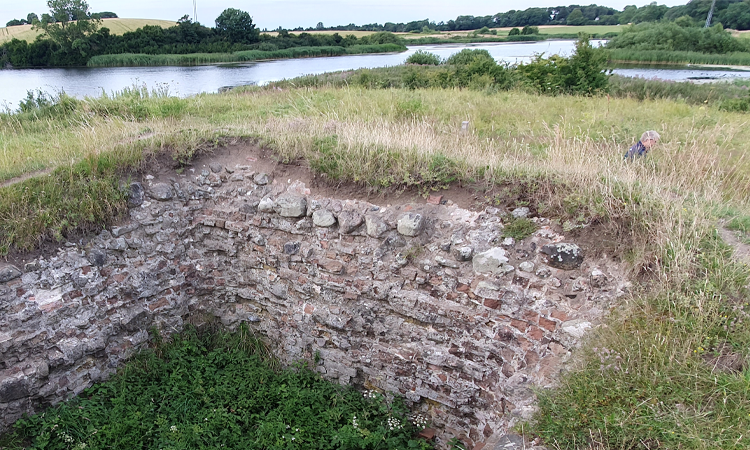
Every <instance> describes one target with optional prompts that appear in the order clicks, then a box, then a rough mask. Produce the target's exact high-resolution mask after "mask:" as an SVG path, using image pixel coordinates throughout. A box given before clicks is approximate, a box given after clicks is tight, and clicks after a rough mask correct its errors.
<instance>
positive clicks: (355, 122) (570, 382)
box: [0, 88, 750, 449]
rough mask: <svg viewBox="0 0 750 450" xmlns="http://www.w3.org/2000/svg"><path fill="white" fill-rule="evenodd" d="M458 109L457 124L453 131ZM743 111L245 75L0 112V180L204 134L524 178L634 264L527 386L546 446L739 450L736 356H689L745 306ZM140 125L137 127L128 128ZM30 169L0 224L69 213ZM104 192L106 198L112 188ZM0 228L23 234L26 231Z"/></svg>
mask: <svg viewBox="0 0 750 450" xmlns="http://www.w3.org/2000/svg"><path fill="white" fill-rule="evenodd" d="M40 114H42V115H44V111H42V112H40ZM464 120H469V122H470V124H471V129H472V132H471V133H470V134H468V135H466V134H461V133H459V129H460V125H461V122H462V121H464ZM746 121H747V116H746V115H744V114H739V113H728V112H722V111H719V110H717V109H714V108H713V107H710V106H709V107H703V106H698V105H696V106H691V105H688V104H686V103H684V102H680V101H671V100H650V101H637V100H631V99H607V98H603V97H594V98H581V97H568V96H561V97H542V96H537V95H529V94H526V93H522V92H516V91H511V92H501V93H496V94H489V95H488V94H487V93H484V92H475V91H466V90H465V91H444V90H422V91H419V90H418V91H408V90H399V89H394V90H362V89H359V88H347V89H336V88H300V89H285V90H283V91H278V90H273V89H270V88H269V89H258V88H253V89H247V90H237V91H234V92H230V93H226V94H222V95H201V96H197V97H193V98H189V99H182V100H181V99H174V98H162V97H158V96H152V95H148V93H145V92H143V91H140V92H138V91H131V92H129V93H127V94H126V95H123V96H120V97H119V98H115V99H93V100H87V101H85V102H80V103H77V104H75V105H73V106H72V107H70V108H67V109H65V111H63V112H55V113H54V114H53V115H52V119H51V120H47V118H45V117H42V120H36V119H34V118H33V117H30V116H29V115H26V116H14V117H7V116H3V117H2V118H1V120H0V131H2V132H1V133H0V138H1V139H2V142H0V147H1V148H3V149H7V150H6V151H4V152H2V153H0V179H7V178H8V177H10V176H13V175H17V174H19V173H24V172H27V171H29V170H33V169H37V168H40V167H45V166H50V165H51V166H56V165H60V166H61V169H59V172H57V173H54V174H53V175H52V176H51V177H43V179H50V180H52V181H51V182H54V181H55V180H66V179H71V181H70V182H71V183H72V185H73V186H78V185H81V184H83V183H82V182H78V181H76V180H75V179H73V178H74V177H72V176H71V175H70V174H71V172H72V173H79V172H80V171H81V170H82V169H78V168H76V169H73V170H71V169H69V168H66V167H69V166H68V165H67V164H68V163H66V161H70V160H71V159H77V160H83V161H84V162H85V163H86V167H93V168H95V169H96V170H97V171H96V172H95V171H94V170H92V173H94V174H95V175H96V176H97V177H99V178H102V179H104V180H114V179H116V178H115V177H114V176H113V175H112V172H111V169H108V167H110V166H111V165H112V164H115V165H116V164H117V163H118V161H119V163H120V164H125V165H128V166H133V165H136V164H140V163H142V161H143V157H142V156H141V155H143V153H144V152H146V153H148V152H153V151H157V150H159V149H171V151H173V152H181V154H182V155H187V154H189V153H190V152H192V151H194V150H195V149H197V148H200V147H201V146H205V145H208V144H207V143H209V144H210V143H211V142H216V141H217V140H218V139H220V138H221V136H249V137H254V138H257V139H260V140H262V142H264V143H265V145H268V146H270V147H272V148H274V149H276V151H277V152H278V153H279V154H280V155H281V156H282V158H285V159H289V160H297V159H298V158H301V159H303V160H307V161H308V162H309V163H310V164H311V166H312V167H313V168H315V169H316V170H319V171H321V172H323V173H325V174H327V175H328V176H331V177H333V178H336V179H339V180H350V181H352V180H356V181H358V182H362V183H368V184H370V185H374V186H388V185H394V184H401V183H406V184H412V185H419V186H421V187H422V188H423V189H426V188H429V187H430V186H435V185H439V184H441V183H443V182H444V181H445V180H446V179H450V178H452V177H457V178H458V179H460V180H464V181H470V180H482V179H485V180H487V181H489V182H508V183H511V186H526V187H527V188H528V195H529V199H528V200H529V201H531V202H532V203H533V204H535V205H537V207H538V208H539V209H540V210H541V211H542V213H543V214H548V215H552V216H556V217H558V218H559V220H561V221H564V220H568V221H572V222H573V223H576V221H578V223H584V224H585V223H587V222H589V221H603V222H605V223H610V224H611V225H612V226H615V227H617V226H619V227H620V228H619V233H621V234H622V235H623V236H632V238H633V240H632V249H630V251H628V252H626V253H625V254H624V257H625V259H626V260H627V261H628V262H629V264H630V265H631V268H632V271H633V274H641V275H642V276H646V279H647V280H651V281H647V282H646V283H647V284H643V285H640V286H637V287H636V288H635V289H634V294H633V296H632V297H626V298H625V299H624V300H623V304H622V305H619V306H620V308H619V309H618V310H617V312H616V313H615V314H613V317H612V319H611V320H610V322H609V323H608V327H606V328H602V329H601V330H600V331H598V332H597V334H596V335H595V336H594V338H593V339H592V340H591V341H590V343H589V344H587V345H586V346H585V347H584V349H583V351H581V352H580V353H578V362H577V366H576V367H574V369H573V370H571V371H570V372H569V374H568V375H566V377H565V378H564V380H563V382H562V384H561V387H560V388H559V389H557V390H553V391H547V392H546V393H544V394H543V395H542V400H543V401H542V404H541V406H542V409H541V414H540V416H539V417H538V419H539V421H538V423H537V425H536V427H535V430H536V432H537V433H538V434H540V435H541V436H544V437H545V438H546V439H547V442H549V443H551V444H555V443H557V444H559V445H560V446H561V447H562V448H575V447H576V446H578V448H581V446H583V447H586V446H587V445H588V444H587V439H588V438H589V437H590V436H592V435H593V436H594V437H595V438H596V439H597V440H599V441H602V442H604V443H605V448H606V447H608V448H632V446H636V447H638V445H643V444H642V443H643V442H647V443H650V444H649V445H650V446H651V448H655V447H654V446H653V445H652V444H654V443H659V444H660V445H662V446H666V447H668V448H685V449H709V448H727V449H741V448H748V446H750V440H749V439H750V436H748V435H747V433H746V430H747V429H750V394H749V393H750V371H747V370H745V371H744V372H740V373H735V374H731V373H730V374H725V373H721V372H714V370H713V368H712V367H711V366H709V365H708V364H706V363H704V358H706V359H708V358H710V357H711V356H712V352H715V351H718V350H719V349H721V348H728V349H730V350H732V351H739V352H743V353H744V354H745V355H746V354H747V349H748V346H750V330H748V328H747V327H746V326H744V325H742V324H743V323H745V322H746V321H747V320H750V309H748V306H747V305H746V304H743V301H746V300H742V299H743V298H746V296H747V292H746V291H745V290H744V288H743V286H744V285H745V284H746V283H747V280H748V268H747V267H743V266H741V265H738V264H736V263H734V262H733V261H732V260H731V259H730V257H729V253H728V252H727V251H726V248H725V247H723V246H722V244H721V243H720V242H719V241H718V240H717V239H716V237H715V232H714V230H715V223H716V220H717V218H718V217H720V216H727V215H728V216H731V217H738V218H740V219H738V220H739V221H740V222H741V223H744V222H743V221H744V220H745V219H743V218H747V217H749V216H750V200H749V199H748V197H747V192H748V191H750V162H748V161H747V160H746V158H743V157H742V155H743V154H744V153H745V149H746V143H747V142H748V141H750V129H749V128H748V127H747V126H746ZM646 129H656V130H658V131H659V132H660V133H661V134H662V142H661V143H660V144H659V146H658V147H657V148H656V149H655V150H654V151H653V152H652V155H651V156H650V157H649V158H648V159H647V160H645V161H636V162H634V163H626V162H624V161H623V160H622V153H623V152H624V150H625V149H626V148H627V147H628V146H629V145H631V144H632V142H633V139H634V137H637V136H639V135H640V133H641V132H642V131H643V130H646ZM216 130H220V131H216ZM146 132H151V133H154V134H153V136H152V137H150V138H148V139H145V140H137V139H135V138H136V136H138V135H139V134H142V133H146ZM42 143H44V144H42ZM42 149H44V150H42ZM86 155H93V156H89V157H88V158H86V157H85V156H86ZM107 155H109V156H107ZM105 157H109V158H110V161H111V162H110V163H108V164H109V165H108V164H105V163H106V162H107V161H102V158H105ZM36 182H37V181H28V182H24V183H21V184H18V185H16V186H14V188H12V189H0V194H2V195H4V197H1V198H0V228H2V227H5V228H2V230H0V231H3V232H2V233H0V236H9V235H13V233H25V232H26V230H27V229H32V228H33V227H31V226H30V224H38V223H42V224H43V223H45V222H44V220H51V221H54V220H59V218H60V217H65V214H69V212H68V211H67V210H65V209H64V208H57V209H56V206H55V205H59V204H60V203H61V202H60V201H54V200H55V199H54V198H53V201H51V202H49V203H44V200H45V199H49V198H50V196H59V197H61V198H67V197H65V196H66V195H67V192H68V189H64V190H63V192H60V191H56V192H54V193H52V194H49V193H45V192H43V191H44V188H43V187H38V186H36V185H35V184H34V183H36ZM27 188H28V189H27ZM548 188H549V189H548ZM29 196H34V197H33V198H28V197H29ZM106 198H107V199H109V198H111V199H112V204H113V208H115V209H116V207H117V206H118V205H121V203H122V199H118V198H117V196H116V195H112V196H111V197H109V196H107V197H106ZM98 203H99V204H101V203H103V200H101V199H100V200H99V202H98ZM71 204H72V203H71ZM95 204H96V202H95ZM39 205H44V207H43V208H40V207H39ZM85 212H86V211H85ZM82 216H85V214H82ZM39 217H41V219H40V218H39ZM42 219H43V220H42ZM17 223H21V224H23V226H22V227H19V226H18V225H16V224H17ZM56 223H57V222H56ZM8 230H11V231H12V232H9V231H8ZM36 230H38V228H37V229H36ZM58 232H64V230H62V231H60V229H59V228H58ZM16 236H19V237H18V239H19V240H18V241H17V242H27V243H28V242H31V243H32V244H33V243H34V242H35V241H34V236H35V235H34V234H33V233H32V234H26V235H23V236H20V235H18V234H17V235H16ZM21 239H26V240H27V241H22V240H21ZM6 245H7V240H6ZM0 246H2V244H0ZM0 250H2V249H1V248H0ZM743 320H744V321H745V322H743ZM602 348H606V349H607V351H608V353H607V355H612V356H611V357H610V356H603V355H602V351H603V350H601V349H602ZM609 358H611V361H610V360H609ZM604 360H606V361H607V363H606V364H604V363H603V361H604ZM614 363H616V364H615V365H612V364H614ZM614 367H617V370H614ZM639 443H640V444H639ZM654 445H655V444H654Z"/></svg>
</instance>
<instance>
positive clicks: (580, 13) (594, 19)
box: [293, 0, 750, 33]
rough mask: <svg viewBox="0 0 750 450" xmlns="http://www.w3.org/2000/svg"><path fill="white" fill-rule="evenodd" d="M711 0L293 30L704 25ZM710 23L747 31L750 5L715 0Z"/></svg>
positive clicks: (533, 10) (735, 0) (738, 0)
mask: <svg viewBox="0 0 750 450" xmlns="http://www.w3.org/2000/svg"><path fill="white" fill-rule="evenodd" d="M711 2H712V0H691V1H689V2H688V3H687V4H686V5H679V6H674V7H671V8H670V7H668V6H666V5H658V4H657V3H656V2H652V3H650V4H648V5H645V6H641V7H637V6H635V5H629V6H626V7H625V8H623V10H622V11H619V10H617V9H614V8H610V7H606V6H598V5H595V4H592V5H588V6H585V5H569V6H556V7H551V8H527V9H524V10H510V11H508V12H504V13H498V14H495V15H489V16H458V17H457V18H456V19H455V20H449V21H447V22H435V21H430V20H429V19H425V20H416V21H412V22H407V23H394V22H386V23H385V24H382V25H381V24H378V23H371V24H366V25H355V24H353V23H352V24H349V25H339V26H335V27H325V26H324V25H323V24H322V23H318V25H317V26H316V27H315V28H307V29H303V28H302V27H299V28H295V29H294V30H293V31H313V30H334V31H389V32H393V33H419V32H425V31H462V30H478V29H480V28H482V27H488V28H497V27H524V26H527V25H528V26H540V25H618V24H630V23H633V24H637V23H643V22H656V21H668V22H671V21H674V20H676V19H678V18H680V17H684V16H687V17H689V18H690V19H691V20H693V21H695V22H696V23H701V24H702V23H705V21H706V17H707V16H708V11H709V9H710V8H711ZM712 23H721V24H722V25H723V26H724V27H726V28H733V29H737V30H747V29H750V3H748V1H747V0H744V1H743V0H717V1H716V7H715V9H714V16H713V21H712Z"/></svg>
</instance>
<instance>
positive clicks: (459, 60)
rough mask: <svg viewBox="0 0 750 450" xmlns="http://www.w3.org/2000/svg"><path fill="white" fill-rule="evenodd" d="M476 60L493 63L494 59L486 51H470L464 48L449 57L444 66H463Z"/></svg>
mask: <svg viewBox="0 0 750 450" xmlns="http://www.w3.org/2000/svg"><path fill="white" fill-rule="evenodd" d="M478 60H484V61H492V62H495V58H493V57H492V55H490V52H488V51H487V50H471V49H468V48H466V49H463V50H461V51H460V52H458V53H454V54H452V55H451V56H449V57H448V59H446V60H445V64H447V65H451V66H465V65H468V64H470V63H472V62H475V61H478Z"/></svg>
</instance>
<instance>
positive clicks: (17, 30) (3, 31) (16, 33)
mask: <svg viewBox="0 0 750 450" xmlns="http://www.w3.org/2000/svg"><path fill="white" fill-rule="evenodd" d="M176 24H177V22H172V21H171V20H158V19H103V20H102V26H103V27H107V28H109V30H110V31H111V32H112V34H125V33H126V32H128V31H135V30H137V29H138V28H141V27H143V26H145V25H157V26H160V27H162V28H169V27H172V26H174V25H176ZM39 34H41V32H39V31H35V30H32V29H31V25H18V26H15V27H2V28H0V44H2V43H3V42H6V41H10V40H11V39H13V38H16V39H21V40H26V41H28V42H32V41H33V40H34V39H36V37H37V36H38V35H39Z"/></svg>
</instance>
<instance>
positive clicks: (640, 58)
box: [607, 49, 750, 66]
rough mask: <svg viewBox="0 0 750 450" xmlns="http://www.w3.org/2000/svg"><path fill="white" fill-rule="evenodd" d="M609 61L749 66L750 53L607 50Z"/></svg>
mask: <svg viewBox="0 0 750 450" xmlns="http://www.w3.org/2000/svg"><path fill="white" fill-rule="evenodd" d="M607 53H608V54H609V59H610V61H615V62H638V63H674V64H711V65H727V66H750V53H748V52H735V53H722V54H718V53H699V52H673V51H667V50H630V49H611V50H607Z"/></svg>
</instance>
